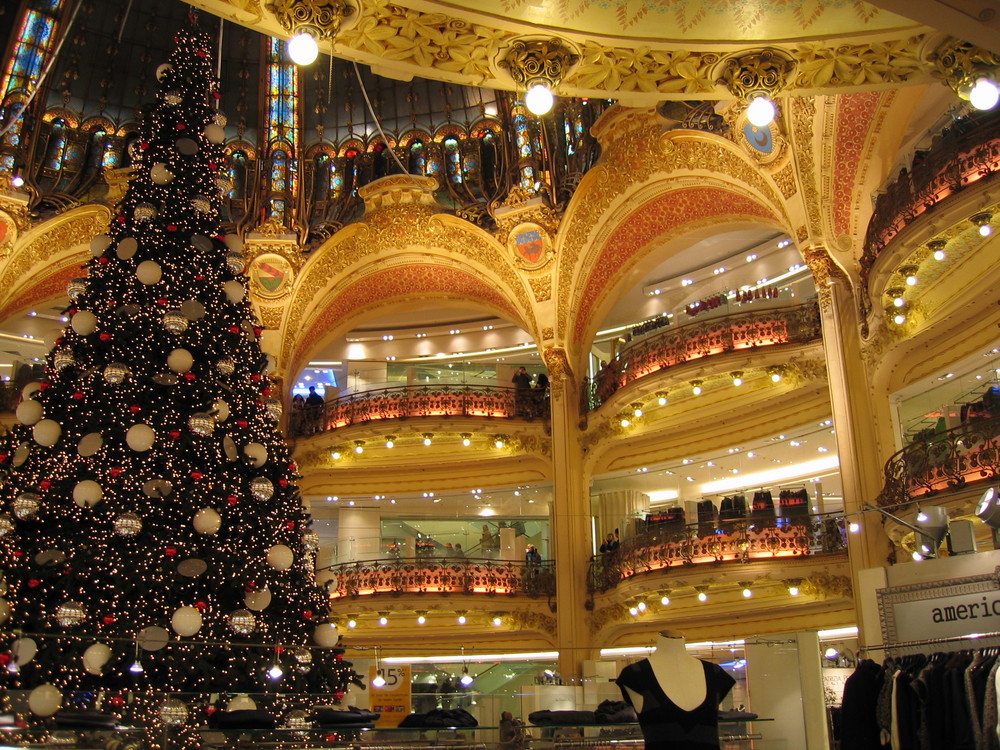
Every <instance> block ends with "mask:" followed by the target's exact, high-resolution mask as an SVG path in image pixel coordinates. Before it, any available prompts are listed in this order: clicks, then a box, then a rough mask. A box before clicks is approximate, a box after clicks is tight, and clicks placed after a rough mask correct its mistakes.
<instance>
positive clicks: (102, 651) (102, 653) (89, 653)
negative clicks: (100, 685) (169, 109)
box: [83, 643, 111, 675]
mask: <svg viewBox="0 0 1000 750" xmlns="http://www.w3.org/2000/svg"><path fill="white" fill-rule="evenodd" d="M109 659H111V649H110V648H108V647H107V646H105V645H104V644H103V643H94V644H92V645H90V646H87V650H86V651H84V652H83V668H84V669H86V670H87V671H88V672H89V673H90V674H95V675H100V674H101V672H102V671H103V670H104V665H105V664H107V663H108V660H109Z"/></svg>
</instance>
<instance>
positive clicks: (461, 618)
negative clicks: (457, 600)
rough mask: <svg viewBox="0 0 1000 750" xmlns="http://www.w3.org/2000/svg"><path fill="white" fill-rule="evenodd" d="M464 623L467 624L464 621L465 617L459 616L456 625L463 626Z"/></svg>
mask: <svg viewBox="0 0 1000 750" xmlns="http://www.w3.org/2000/svg"><path fill="white" fill-rule="evenodd" d="M466 622H467V620H466V619H465V615H459V616H458V624H459V625H465V623H466Z"/></svg>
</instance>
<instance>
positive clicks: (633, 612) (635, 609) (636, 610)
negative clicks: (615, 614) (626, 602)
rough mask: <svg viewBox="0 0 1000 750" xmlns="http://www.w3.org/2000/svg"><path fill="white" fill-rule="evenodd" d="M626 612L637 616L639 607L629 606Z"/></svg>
mask: <svg viewBox="0 0 1000 750" xmlns="http://www.w3.org/2000/svg"><path fill="white" fill-rule="evenodd" d="M628 613H629V614H630V615H632V617H638V616H639V608H638V607H629V608H628Z"/></svg>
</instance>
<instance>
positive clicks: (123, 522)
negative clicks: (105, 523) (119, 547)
mask: <svg viewBox="0 0 1000 750" xmlns="http://www.w3.org/2000/svg"><path fill="white" fill-rule="evenodd" d="M140 531H142V519H141V518H139V516H137V515H136V514H135V513H122V514H121V515H120V516H118V518H116V519H115V533H116V534H118V536H135V535H136V534H138V533H139V532H140Z"/></svg>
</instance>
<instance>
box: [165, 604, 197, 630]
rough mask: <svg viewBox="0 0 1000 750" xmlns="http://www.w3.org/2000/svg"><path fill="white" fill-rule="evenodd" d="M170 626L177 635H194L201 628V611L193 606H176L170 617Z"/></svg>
mask: <svg viewBox="0 0 1000 750" xmlns="http://www.w3.org/2000/svg"><path fill="white" fill-rule="evenodd" d="M170 627H172V628H173V629H174V632H175V633H177V635H179V636H189V635H194V634H195V633H197V632H198V631H199V630H201V612H199V611H198V610H197V609H196V608H195V607H178V608H177V609H175V610H174V613H173V615H171V617H170Z"/></svg>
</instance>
